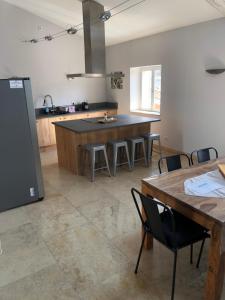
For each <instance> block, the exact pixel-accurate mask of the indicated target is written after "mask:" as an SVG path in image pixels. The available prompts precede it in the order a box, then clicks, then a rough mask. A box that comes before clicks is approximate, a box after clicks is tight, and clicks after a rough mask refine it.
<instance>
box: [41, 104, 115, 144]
mask: <svg viewBox="0 0 225 300" xmlns="http://www.w3.org/2000/svg"><path fill="white" fill-rule="evenodd" d="M105 113H107V114H108V115H109V116H112V115H116V114H117V109H108V110H99V111H93V112H91V111H89V112H82V113H75V114H66V115H61V116H58V117H46V118H41V119H37V121H36V124H37V134H38V142H39V146H40V147H47V146H52V145H55V144H56V137H55V126H54V125H53V124H52V123H53V122H60V121H69V120H78V119H86V118H97V117H103V116H104V115H105Z"/></svg>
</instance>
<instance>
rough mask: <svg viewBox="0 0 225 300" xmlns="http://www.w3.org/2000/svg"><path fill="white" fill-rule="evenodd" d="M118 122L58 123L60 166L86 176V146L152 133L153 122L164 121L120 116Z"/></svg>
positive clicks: (93, 119) (57, 136)
mask: <svg viewBox="0 0 225 300" xmlns="http://www.w3.org/2000/svg"><path fill="white" fill-rule="evenodd" d="M115 118H116V120H114V121H113V122H109V123H99V118H91V119H81V120H75V121H74V120H72V121H66V122H54V123H53V124H54V125H55V132H56V145H57V154H58V163H59V167H63V168H65V169H67V170H69V171H71V172H73V173H74V174H76V175H82V170H83V169H84V162H83V161H82V159H81V157H82V156H81V154H82V145H85V144H95V143H105V144H106V143H107V142H108V141H109V140H117V139H127V138H131V137H136V136H141V135H143V134H146V133H148V132H150V130H151V123H152V122H158V121H160V119H157V118H148V117H140V116H133V115H116V116H115Z"/></svg>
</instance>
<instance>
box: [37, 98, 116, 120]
mask: <svg viewBox="0 0 225 300" xmlns="http://www.w3.org/2000/svg"><path fill="white" fill-rule="evenodd" d="M117 108H118V103H116V102H99V103H90V104H89V109H88V110H77V111H76V112H75V113H66V114H63V113H62V114H46V113H44V112H43V108H40V109H36V119H37V120H38V119H43V118H56V117H60V116H73V115H80V114H84V113H89V112H90V113H91V112H98V111H103V110H107V109H117Z"/></svg>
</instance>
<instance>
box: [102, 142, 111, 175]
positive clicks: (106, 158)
mask: <svg viewBox="0 0 225 300" xmlns="http://www.w3.org/2000/svg"><path fill="white" fill-rule="evenodd" d="M103 151H104V156H105V162H106V167H107V170H108V172H109V177H111V173H110V169H109V161H108V156H107V153H106V149H105V148H104V150H103Z"/></svg>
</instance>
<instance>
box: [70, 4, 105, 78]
mask: <svg viewBox="0 0 225 300" xmlns="http://www.w3.org/2000/svg"><path fill="white" fill-rule="evenodd" d="M82 7H83V28H84V50H85V73H78V74H76V73H75V74H67V78H68V79H73V78H76V77H85V78H102V77H106V74H105V24H104V22H101V21H100V20H99V16H100V15H101V14H102V13H104V6H102V5H101V4H99V3H97V2H96V1H93V0H83V1H82Z"/></svg>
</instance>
